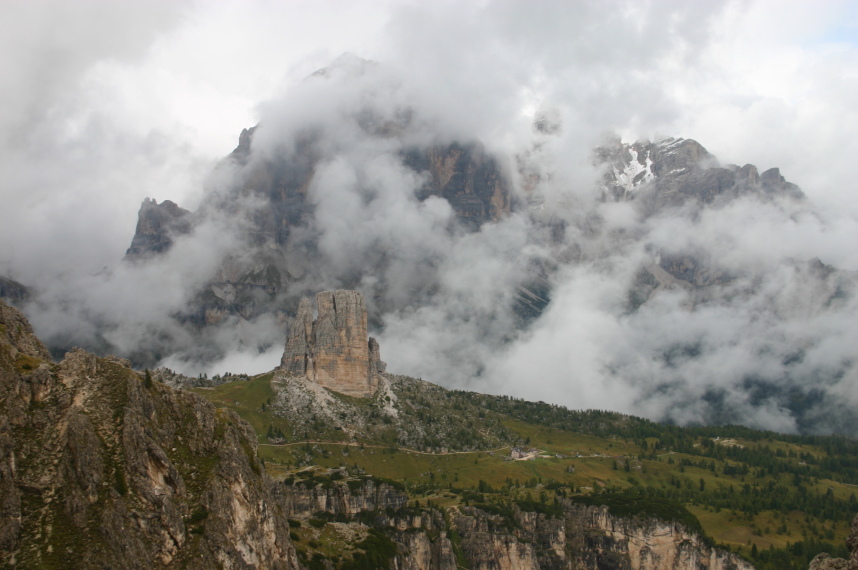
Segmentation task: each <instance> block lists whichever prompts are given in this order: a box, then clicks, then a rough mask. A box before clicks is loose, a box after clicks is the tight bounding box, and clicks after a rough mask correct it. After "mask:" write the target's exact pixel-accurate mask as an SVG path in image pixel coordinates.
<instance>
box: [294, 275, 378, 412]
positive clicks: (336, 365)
mask: <svg viewBox="0 0 858 570" xmlns="http://www.w3.org/2000/svg"><path fill="white" fill-rule="evenodd" d="M316 305H317V306H318V316H317V317H316V318H315V319H313V304H312V301H310V300H309V299H303V300H302V301H301V304H300V305H299V306H298V314H297V316H296V317H295V320H294V321H293V322H292V327H291V328H290V330H289V336H288V338H287V341H286V349H285V350H284V352H283V357H282V358H281V361H280V366H281V367H282V368H284V369H286V370H288V371H289V372H292V373H293V374H296V375H299V376H306V377H307V378H309V379H311V380H313V381H315V382H317V383H319V384H321V385H322V386H325V387H326V388H330V389H331V390H336V391H337V392H341V393H343V394H348V395H350V396H359V397H366V396H370V395H372V394H373V393H374V392H375V390H376V388H377V386H378V381H377V379H376V377H375V375H376V374H377V373H378V372H380V371H383V370H384V363H383V362H381V360H380V352H379V348H378V343H377V342H376V341H375V339H374V338H369V337H368V335H367V324H366V305H365V304H364V301H363V296H362V295H361V294H360V293H359V292H357V291H343V290H339V291H323V292H321V293H318V294H317V295H316Z"/></svg>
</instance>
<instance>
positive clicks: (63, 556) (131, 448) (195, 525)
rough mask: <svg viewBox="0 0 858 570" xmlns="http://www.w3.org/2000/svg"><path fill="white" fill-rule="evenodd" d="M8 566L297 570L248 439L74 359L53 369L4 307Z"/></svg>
mask: <svg viewBox="0 0 858 570" xmlns="http://www.w3.org/2000/svg"><path fill="white" fill-rule="evenodd" d="M0 559H2V561H3V564H4V565H5V566H7V567H15V568H53V567H67V566H68V564H69V561H74V563H73V565H74V567H76V568H116V569H125V568H128V569H132V568H141V569H143V568H147V569H148V568H170V567H183V568H184V567H187V568H199V569H204V568H213V567H223V568H251V567H253V568H296V567H297V565H298V562H297V559H296V557H295V552H294V548H293V546H292V542H291V540H290V538H289V531H288V526H287V525H286V524H285V522H284V519H283V517H282V515H281V514H280V512H279V510H278V509H277V507H276V502H275V501H274V499H273V497H272V496H271V490H270V483H269V481H268V480H267V478H266V476H265V474H264V473H263V471H262V468H261V465H260V462H259V460H258V458H257V455H256V437H255V435H254V433H253V430H252V429H251V428H250V426H249V425H248V424H247V423H246V422H244V421H243V420H242V419H240V418H239V417H238V416H237V415H236V414H234V413H233V412H231V411H228V410H217V409H215V408H214V406H212V405H211V404H210V403H208V402H207V401H205V400H204V399H202V398H200V397H198V396H196V395H194V394H190V393H187V392H177V391H175V390H173V389H171V388H168V387H166V386H164V385H161V384H159V383H157V382H153V381H152V378H151V376H148V375H141V374H140V373H138V372H135V371H134V370H132V369H131V368H129V366H128V362H127V361H124V360H122V359H117V358H97V357H95V356H93V355H92V354H89V353H87V352H85V351H83V350H79V349H75V350H73V351H71V352H70V353H68V354H67V355H66V357H65V359H64V360H63V361H62V362H60V363H59V364H54V363H52V362H51V361H50V355H49V354H48V352H47V350H46V349H45V347H44V346H43V345H42V344H41V343H40V342H39V341H38V339H36V338H35V336H33V334H32V329H31V328H30V327H29V325H28V324H27V322H26V321H25V320H24V319H23V318H22V317H21V315H20V314H19V313H18V312H17V311H15V310H14V309H11V308H10V307H8V306H6V305H5V304H3V303H0Z"/></svg>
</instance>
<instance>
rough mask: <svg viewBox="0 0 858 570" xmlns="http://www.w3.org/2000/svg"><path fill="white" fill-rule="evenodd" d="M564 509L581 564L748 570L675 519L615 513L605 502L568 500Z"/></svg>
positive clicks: (646, 568) (645, 568)
mask: <svg viewBox="0 0 858 570" xmlns="http://www.w3.org/2000/svg"><path fill="white" fill-rule="evenodd" d="M566 513H567V529H568V530H567V532H568V539H569V541H570V543H571V544H572V546H573V549H574V551H575V552H576V553H577V558H578V559H579V560H580V562H581V563H582V564H583V565H584V567H586V568H603V567H615V568H628V569H630V570H631V569H634V570H665V569H677V570H678V569H680V568H683V569H689V570H704V569H705V570H753V566H752V565H751V564H750V563H748V562H746V561H745V560H743V559H741V558H739V557H738V556H736V555H734V554H731V553H729V552H725V551H723V550H719V549H716V548H712V547H710V546H708V545H707V544H705V543H704V542H703V540H702V539H701V537H700V536H699V535H697V534H696V533H694V532H693V531H691V530H689V529H687V528H685V527H684V526H682V525H680V524H678V523H668V522H664V521H658V520H655V519H637V518H620V517H615V516H613V515H611V514H610V513H609V512H608V509H607V508H606V507H585V506H582V505H568V506H567V507H566ZM612 565H613V566H612Z"/></svg>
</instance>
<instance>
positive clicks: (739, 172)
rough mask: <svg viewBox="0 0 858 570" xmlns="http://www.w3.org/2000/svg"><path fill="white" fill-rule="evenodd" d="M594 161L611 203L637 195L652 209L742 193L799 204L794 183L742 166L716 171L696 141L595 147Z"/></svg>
mask: <svg viewBox="0 0 858 570" xmlns="http://www.w3.org/2000/svg"><path fill="white" fill-rule="evenodd" d="M595 155H596V161H597V163H599V164H603V165H605V174H604V179H603V185H604V188H605V192H606V194H607V195H608V196H611V197H613V198H614V199H634V198H637V197H638V195H639V193H640V191H642V190H647V191H648V192H643V193H641V194H640V195H641V196H645V197H646V198H647V199H649V200H651V201H653V206H654V208H655V209H658V208H661V207H672V206H679V205H682V204H685V203H688V202H698V203H700V204H708V203H713V202H715V201H718V200H722V199H729V198H732V197H736V196H739V195H742V194H746V193H756V194H757V195H759V196H765V197H770V196H776V195H780V196H785V197H790V198H794V199H801V198H802V197H803V194H802V192H801V190H800V189H799V188H798V186H796V185H795V184H791V183H790V182H787V181H786V180H785V179H784V178H783V176H781V174H780V171H779V170H778V169H777V168H772V169H770V170H767V171H765V172H763V173H762V174H759V172H758V171H757V167H756V166H754V165H753V164H746V165H745V166H742V167H739V166H735V165H726V166H721V165H719V164H718V161H717V160H716V159H715V157H714V156H713V155H712V154H710V153H709V151H707V150H706V149H705V148H704V147H703V145H701V144H700V143H698V142H697V141H694V140H691V139H683V138H678V139H677V138H666V139H661V140H658V141H655V142H651V141H647V140H644V141H638V142H635V143H632V144H628V143H623V142H621V141H619V140H616V141H614V142H613V143H611V144H608V145H605V146H602V147H599V148H598V149H596V152H595Z"/></svg>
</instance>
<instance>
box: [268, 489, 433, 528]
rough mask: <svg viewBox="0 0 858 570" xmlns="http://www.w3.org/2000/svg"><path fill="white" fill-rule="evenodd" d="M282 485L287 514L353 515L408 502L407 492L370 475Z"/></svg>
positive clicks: (386, 508)
mask: <svg viewBox="0 0 858 570" xmlns="http://www.w3.org/2000/svg"><path fill="white" fill-rule="evenodd" d="M284 487H285V488H284V489H283V490H282V491H281V504H282V506H283V512H284V513H285V514H286V516H288V517H290V518H309V517H310V516H311V515H313V514H314V513H317V512H319V511H323V512H326V513H330V514H332V515H346V516H348V517H354V516H355V515H357V514H358V513H361V512H364V511H386V510H388V509H393V510H396V509H401V508H402V507H404V506H405V505H407V504H408V495H406V494H405V493H403V492H401V491H397V490H396V489H394V488H393V487H391V486H390V485H388V484H387V483H377V482H375V481H374V480H372V479H366V480H364V481H349V482H346V481H335V482H333V483H332V484H331V485H328V486H326V485H323V484H321V483H319V484H317V485H307V484H305V483H294V484H292V485H286V484H285V483H284ZM418 526H419V525H418Z"/></svg>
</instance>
